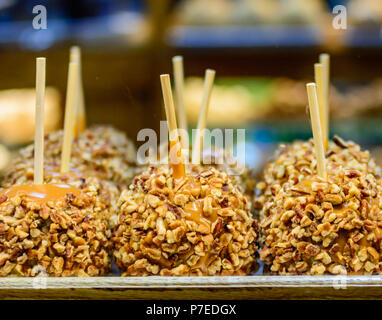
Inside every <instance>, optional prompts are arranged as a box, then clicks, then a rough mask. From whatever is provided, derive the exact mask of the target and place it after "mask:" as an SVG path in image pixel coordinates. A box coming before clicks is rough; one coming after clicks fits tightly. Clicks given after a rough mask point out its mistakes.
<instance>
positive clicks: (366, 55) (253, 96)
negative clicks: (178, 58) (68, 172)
mask: <svg viewBox="0 0 382 320" xmlns="http://www.w3.org/2000/svg"><path fill="white" fill-rule="evenodd" d="M36 5H43V6H45V7H46V10H47V29H41V30H35V29H34V28H33V27H32V21H33V18H34V17H35V16H36V14H33V13H32V10H33V7H34V6H36ZM338 5H343V6H344V7H345V8H346V29H336V28H334V27H333V20H334V19H335V17H336V16H337V14H338V13H333V9H334V8H336V6H338ZM337 8H338V7H337ZM342 22H343V21H342ZM381 22H382V2H381V0H347V1H339V0H338V1H335V0H208V1H206V0H177V1H175V0H172V1H171V0H75V1H74V0H54V1H53V0H51V1H44V0H38V1H32V0H23V1H21V0H0V62H1V66H2V67H1V69H0V141H1V143H2V144H3V146H2V148H1V149H0V151H1V150H3V149H4V151H2V152H1V153H5V154H6V152H7V150H15V149H17V148H18V147H20V146H22V145H25V144H27V143H29V142H30V141H31V140H32V139H33V121H34V118H33V114H34V91H33V87H34V85H35V58H36V57H38V56H46V57H47V86H48V87H49V88H48V89H47V93H46V95H47V97H46V99H47V103H46V130H47V131H51V130H55V129H58V128H60V127H61V126H62V119H63V106H64V104H65V91H66V81H67V69H68V60H69V48H70V46H72V45H79V46H80V47H81V49H82V77H83V84H84V90H85V99H86V110H87V118H88V123H89V124H93V123H108V124H112V125H114V126H115V127H117V128H119V129H121V130H124V131H125V132H126V133H127V134H128V135H129V137H130V138H131V139H132V140H133V141H135V140H136V135H137V132H138V131H139V130H140V129H141V128H144V127H149V128H153V129H155V130H158V129H159V120H161V119H164V117H163V111H162V97H161V91H160V82H159V75H160V74H161V73H172V65H171V57H172V56H174V55H178V54H181V55H183V57H184V63H185V76H186V108H187V115H188V120H189V122H190V124H191V125H192V126H194V125H195V123H196V121H197V116H198V112H199V107H200V103H201V95H202V77H203V75H204V71H205V69H206V68H214V69H216V72H217V73H216V76H217V79H216V82H215V84H216V86H215V88H214V91H213V94H212V100H211V105H210V112H209V120H208V125H209V126H210V127H220V128H246V129H247V163H248V164H249V165H250V166H251V167H254V168H255V169H259V168H260V167H261V166H262V165H263V163H264V161H266V160H268V159H269V155H270V154H271V153H272V152H273V150H274V147H275V145H276V144H278V143H279V142H288V141H292V140H294V139H307V138H309V137H311V136H312V134H311V129H310V123H309V117H308V114H307V111H306V105H307V97H306V90H305V83H306V82H307V81H312V80H314V73H313V64H314V63H315V62H317V61H318V55H319V54H320V53H322V52H327V53H329V54H330V55H331V85H332V87H331V91H330V108H331V123H330V127H331V133H332V134H338V135H340V136H342V137H344V138H346V139H352V140H354V141H356V142H358V143H360V144H361V145H362V146H363V147H364V148H369V149H371V150H372V151H373V152H374V154H375V156H376V157H377V160H378V161H379V163H382V151H381V150H382V149H381V148H380V147H379V146H380V145H381V146H382V28H381V26H382V25H381ZM1 161H2V160H1V157H0V166H1Z"/></svg>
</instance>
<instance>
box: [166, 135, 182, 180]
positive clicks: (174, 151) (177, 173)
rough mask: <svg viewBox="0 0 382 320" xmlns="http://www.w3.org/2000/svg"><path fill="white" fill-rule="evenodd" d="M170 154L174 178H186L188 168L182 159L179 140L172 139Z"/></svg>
mask: <svg viewBox="0 0 382 320" xmlns="http://www.w3.org/2000/svg"><path fill="white" fill-rule="evenodd" d="M169 156H170V164H171V168H172V172H173V177H174V179H181V178H184V177H185V175H186V170H185V167H184V163H183V159H182V149H181V148H180V143H179V142H178V141H170V154H169Z"/></svg>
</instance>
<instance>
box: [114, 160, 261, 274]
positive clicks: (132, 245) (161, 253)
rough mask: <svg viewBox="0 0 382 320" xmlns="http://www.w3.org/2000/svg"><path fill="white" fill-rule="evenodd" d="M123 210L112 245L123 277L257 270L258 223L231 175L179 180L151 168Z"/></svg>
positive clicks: (211, 173) (124, 198)
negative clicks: (256, 227) (222, 204)
mask: <svg viewBox="0 0 382 320" xmlns="http://www.w3.org/2000/svg"><path fill="white" fill-rule="evenodd" d="M157 181H166V182H167V183H157ZM223 186H224V188H223ZM221 203H224V206H221ZM118 205H119V215H118V223H117V225H116V227H115V229H114V232H113V235H112V242H113V245H114V249H113V255H114V257H115V261H116V265H117V266H118V267H119V268H120V270H121V274H122V275H123V276H146V275H166V276H180V275H239V274H248V273H251V272H253V271H254V270H255V268H256V267H257V264H256V255H257V249H258V248H257V244H256V240H257V230H256V229H255V227H254V226H256V225H257V224H256V223H255V222H254V220H253V219H252V217H251V215H250V213H249V205H248V201H247V199H246V198H245V197H244V196H243V194H242V193H241V192H240V191H239V190H238V189H237V188H236V187H235V186H234V185H233V183H232V181H231V179H230V178H229V176H228V175H227V174H226V173H225V172H222V171H219V170H217V169H215V168H208V169H205V170H203V171H200V172H199V173H198V174H195V173H191V174H189V175H186V177H184V178H182V179H180V180H173V179H172V177H171V170H169V169H168V168H166V167H158V168H149V169H148V170H147V171H146V172H143V173H142V174H141V175H139V176H137V177H136V178H135V179H134V182H133V184H131V185H130V187H129V189H128V190H124V191H123V192H122V194H121V197H120V199H119V204H118Z"/></svg>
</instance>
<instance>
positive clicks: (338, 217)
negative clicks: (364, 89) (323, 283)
mask: <svg viewBox="0 0 382 320" xmlns="http://www.w3.org/2000/svg"><path fill="white" fill-rule="evenodd" d="M313 153H314V151H313V147H312V142H311V141H309V142H304V143H294V144H292V145H291V146H290V147H289V148H285V149H284V151H282V152H281V154H280V156H279V157H278V158H277V160H276V161H274V162H272V163H271V164H270V165H269V166H268V168H267V169H266V171H265V174H264V177H265V181H264V182H262V183H261V184H263V186H261V185H260V189H261V190H263V193H262V194H261V195H260V196H259V197H258V199H257V204H260V206H258V207H260V209H261V211H260V217H261V218H260V229H261V233H262V250H261V252H260V259H261V260H262V261H263V262H264V263H265V265H266V271H268V272H271V273H276V274H309V275H322V274H373V273H378V274H380V273H382V269H381V266H382V263H381V262H380V253H381V247H380V245H381V239H382V230H381V227H382V211H381V208H382V202H381V201H380V199H381V196H382V184H381V180H380V177H379V174H378V173H379V170H380V169H379V168H378V167H377V166H376V165H375V162H374V160H373V159H372V158H370V155H369V153H368V152H367V151H362V150H361V148H360V147H359V146H358V145H356V144H355V143H353V142H344V141H342V140H341V139H339V138H337V137H336V138H334V139H333V143H331V144H329V149H328V152H327V159H326V161H327V162H326V165H327V173H328V175H327V179H326V180H324V179H322V178H319V177H318V176H316V175H314V173H315V170H316V169H315V167H316V163H315V160H314V155H313ZM258 186H259V185H258Z"/></svg>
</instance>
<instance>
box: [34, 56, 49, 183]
mask: <svg viewBox="0 0 382 320" xmlns="http://www.w3.org/2000/svg"><path fill="white" fill-rule="evenodd" d="M45 65H46V59H45V58H37V59H36V114H35V129H34V181H33V182H34V184H43V183H44V103H45V69H46V68H45Z"/></svg>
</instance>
